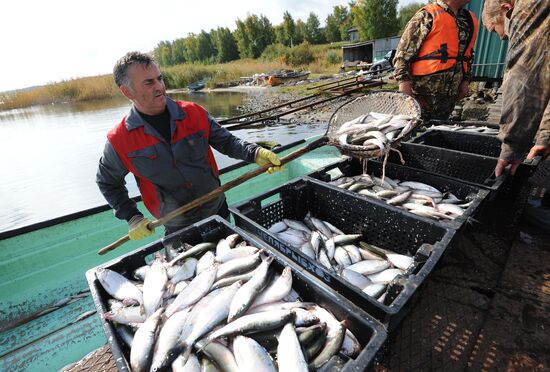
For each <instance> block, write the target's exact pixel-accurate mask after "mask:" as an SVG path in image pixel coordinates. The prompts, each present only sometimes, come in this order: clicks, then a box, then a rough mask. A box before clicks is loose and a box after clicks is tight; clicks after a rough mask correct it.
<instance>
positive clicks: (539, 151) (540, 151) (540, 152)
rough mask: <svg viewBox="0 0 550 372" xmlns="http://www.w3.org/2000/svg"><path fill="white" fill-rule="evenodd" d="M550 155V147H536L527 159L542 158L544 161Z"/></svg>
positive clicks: (532, 148)
mask: <svg viewBox="0 0 550 372" xmlns="http://www.w3.org/2000/svg"><path fill="white" fill-rule="evenodd" d="M548 155H550V146H543V145H535V146H533V147H531V150H530V151H529V154H527V159H533V158H534V157H535V156H542V160H544V159H546V158H547V157H548Z"/></svg>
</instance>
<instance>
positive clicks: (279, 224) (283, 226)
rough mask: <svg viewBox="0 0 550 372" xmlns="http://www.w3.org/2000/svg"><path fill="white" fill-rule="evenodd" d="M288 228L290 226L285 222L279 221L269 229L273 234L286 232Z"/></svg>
mask: <svg viewBox="0 0 550 372" xmlns="http://www.w3.org/2000/svg"><path fill="white" fill-rule="evenodd" d="M287 227H288V226H287V225H286V224H285V223H284V222H283V221H279V222H276V223H274V224H273V225H271V227H270V228H269V232H270V233H273V234H275V233H279V232H282V231H285V230H286V229H287Z"/></svg>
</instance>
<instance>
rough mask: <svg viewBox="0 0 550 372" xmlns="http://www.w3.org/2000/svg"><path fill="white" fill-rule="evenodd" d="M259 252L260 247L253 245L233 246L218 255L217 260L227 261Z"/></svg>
mask: <svg viewBox="0 0 550 372" xmlns="http://www.w3.org/2000/svg"><path fill="white" fill-rule="evenodd" d="M256 252H258V248H256V247H251V246H244V247H239V248H233V249H231V250H229V251H225V252H222V253H220V254H218V255H217V256H216V262H221V263H224V262H227V261H230V260H233V259H235V258H243V257H247V256H250V255H252V254H254V253H256Z"/></svg>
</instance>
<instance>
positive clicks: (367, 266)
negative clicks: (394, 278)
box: [347, 260, 390, 275]
mask: <svg viewBox="0 0 550 372" xmlns="http://www.w3.org/2000/svg"><path fill="white" fill-rule="evenodd" d="M388 267H390V263H389V262H387V261H380V260H365V261H359V262H357V263H355V264H353V265H349V266H348V267H347V269H348V270H353V271H355V272H357V273H359V274H362V275H369V274H374V273H378V272H380V271H382V270H385V269H387V268H388Z"/></svg>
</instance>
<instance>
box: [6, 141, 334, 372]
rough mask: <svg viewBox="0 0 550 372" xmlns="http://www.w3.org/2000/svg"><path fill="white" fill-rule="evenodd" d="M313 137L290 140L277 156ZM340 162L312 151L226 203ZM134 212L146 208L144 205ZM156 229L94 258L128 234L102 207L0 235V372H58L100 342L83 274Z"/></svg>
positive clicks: (231, 172) (233, 193) (228, 174)
mask: <svg viewBox="0 0 550 372" xmlns="http://www.w3.org/2000/svg"><path fill="white" fill-rule="evenodd" d="M315 139H316V138H311V139H308V140H304V141H299V142H297V143H293V144H292V145H291V146H288V147H286V149H283V151H282V152H281V153H282V154H283V155H284V154H287V153H290V152H291V151H294V150H296V149H298V148H300V147H302V146H304V145H306V144H307V143H309V142H312V141H313V140H315ZM338 160H340V154H339V152H338V151H337V150H336V149H335V148H333V147H328V146H324V147H321V148H318V149H316V150H314V151H312V152H310V153H307V154H305V155H304V156H302V157H300V158H298V159H297V160H294V161H292V162H291V163H289V164H287V165H285V168H284V170H283V171H281V172H278V173H275V174H271V175H268V174H262V175H260V176H258V177H256V178H254V179H252V180H249V181H247V182H245V183H244V184H242V185H240V186H237V187H235V188H233V189H231V190H230V191H228V192H227V193H226V196H227V199H228V202H229V204H230V205H231V204H234V203H238V202H240V201H243V200H245V199H248V198H250V197H251V196H253V195H256V194H260V193H262V192H264V191H267V190H269V189H271V188H273V187H276V186H279V185H282V184H284V183H286V182H288V181H289V180H291V179H294V178H297V177H300V176H303V175H305V174H307V173H309V172H311V171H313V170H315V169H318V168H320V167H324V166H326V165H329V164H332V163H334V162H336V161H338ZM254 167H256V165H254V164H245V163H239V164H236V165H234V166H231V167H228V168H225V169H224V170H222V171H221V173H222V174H221V180H222V182H223V183H226V182H228V181H230V180H232V179H235V178H236V177H238V176H240V175H242V174H244V173H246V172H248V171H250V170H251V169H253V168H254ZM52 208H55V206H52ZM140 209H141V210H142V211H145V208H144V207H143V206H142V205H141V206H140ZM149 217H150V216H149ZM162 230H163V229H158V231H157V232H156V234H154V236H153V237H151V238H149V239H147V240H141V241H136V242H129V243H127V244H126V245H124V246H123V247H120V248H119V249H117V250H115V251H112V252H110V253H108V254H106V255H104V256H100V255H98V253H97V252H98V250H99V249H100V248H102V247H104V246H106V245H107V244H109V243H111V242H113V241H115V240H116V239H118V238H120V237H121V236H123V235H125V234H126V233H127V226H126V223H124V222H123V221H119V220H117V219H116V218H115V217H114V216H113V213H112V211H111V210H110V208H109V207H108V206H107V205H105V206H101V207H97V208H93V209H89V210H86V211H82V212H78V213H75V214H71V215H67V216H63V217H60V218H56V219H54V220H51V221H46V222H42V223H38V224H35V225H31V226H27V227H23V228H20V229H17V230H12V231H7V232H4V233H0V299H1V301H0V371H56V370H59V369H61V368H63V367H64V366H66V365H69V364H71V363H73V362H76V361H78V360H80V359H81V358H83V357H84V356H86V355H87V354H88V353H90V352H92V351H93V350H95V349H97V348H99V347H101V346H103V345H105V344H106V343H107V340H106V338H105V334H104V332H103V329H102V326H101V322H100V319H99V318H98V316H97V314H95V306H94V303H93V300H92V298H91V295H90V294H89V292H88V285H87V282H86V279H85V275H84V274H85V272H86V271H87V270H88V269H90V268H93V267H95V266H97V265H100V264H102V263H104V262H107V261H109V260H111V259H113V258H114V257H116V256H118V255H121V254H125V253H128V252H130V251H132V250H134V249H136V248H139V247H140V246H143V245H145V244H147V243H149V242H151V241H154V240H156V239H159V238H161V236H162Z"/></svg>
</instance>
